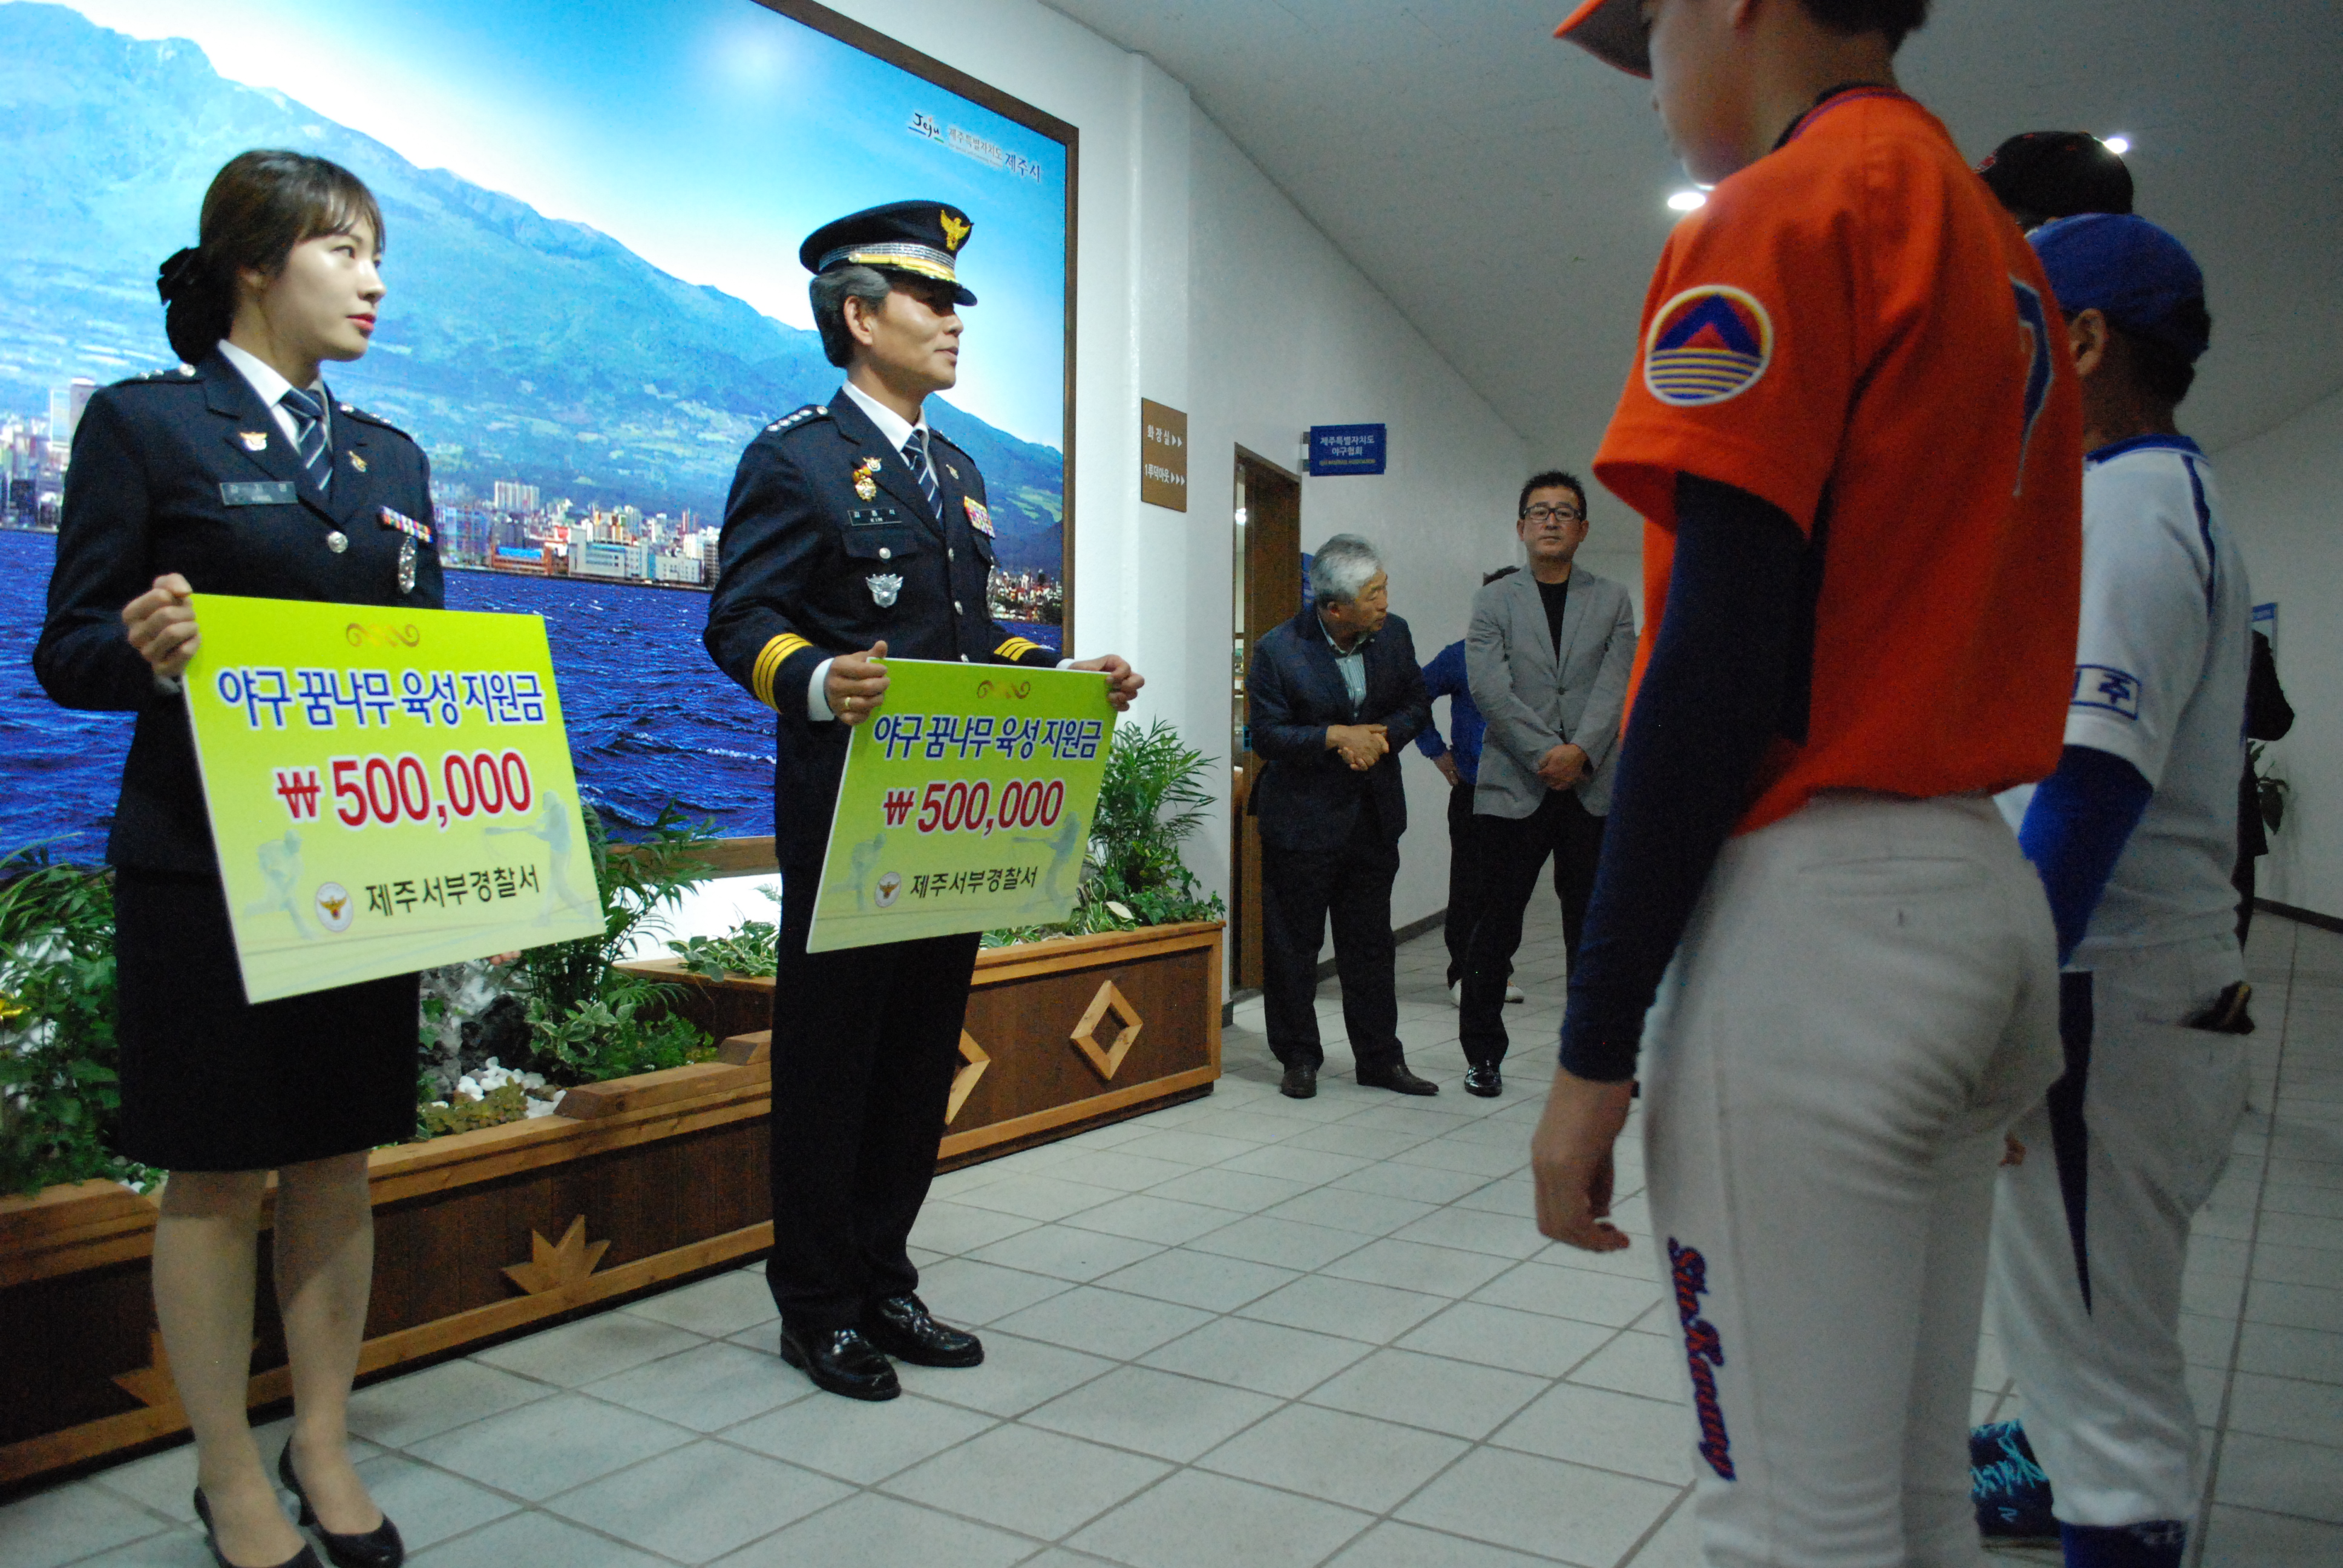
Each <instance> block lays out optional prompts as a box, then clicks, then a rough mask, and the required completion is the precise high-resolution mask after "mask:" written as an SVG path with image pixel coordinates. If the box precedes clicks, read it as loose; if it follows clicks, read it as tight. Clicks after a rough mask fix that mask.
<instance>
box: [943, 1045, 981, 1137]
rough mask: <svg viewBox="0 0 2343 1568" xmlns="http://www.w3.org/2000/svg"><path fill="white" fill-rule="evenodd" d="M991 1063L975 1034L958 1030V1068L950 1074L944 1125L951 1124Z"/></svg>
mask: <svg viewBox="0 0 2343 1568" xmlns="http://www.w3.org/2000/svg"><path fill="white" fill-rule="evenodd" d="M991 1065H992V1058H990V1057H989V1056H987V1055H985V1054H984V1047H982V1046H980V1045H979V1044H977V1043H976V1036H974V1035H972V1034H970V1033H969V1032H968V1030H960V1070H958V1071H956V1072H954V1073H953V1074H952V1086H951V1099H950V1101H949V1102H948V1103H947V1104H946V1105H945V1106H944V1125H945V1126H947V1127H949V1126H950V1125H951V1124H952V1119H953V1118H955V1117H957V1116H958V1115H959V1114H960V1107H961V1106H963V1105H966V1104H967V1103H968V1097H969V1096H970V1095H971V1094H973V1093H975V1092H976V1081H977V1080H978V1079H980V1078H982V1077H983V1076H984V1070H985V1069H986V1068H988V1067H990V1066H991Z"/></svg>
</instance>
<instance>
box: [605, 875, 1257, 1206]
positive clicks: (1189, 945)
mask: <svg viewBox="0 0 2343 1568" xmlns="http://www.w3.org/2000/svg"><path fill="white" fill-rule="evenodd" d="M620 967H621V968H623V969H627V970H632V971H633V972H635V973H637V974H640V975H645V976H648V977H649V978H651V979H654V980H679V981H681V982H683V983H684V984H685V985H686V986H688V987H689V990H688V991H687V992H686V993H685V996H684V999H683V1000H682V1002H681V1004H680V1006H679V1010H680V1011H682V1012H683V1013H684V1015H685V1016H686V1017H688V1018H689V1019H690V1020H692V1021H693V1022H694V1023H697V1024H698V1025H699V1027H700V1028H702V1029H704V1030H708V1032H709V1033H710V1034H712V1035H714V1036H716V1038H718V1039H719V1040H730V1039H734V1038H744V1037H745V1038H754V1039H758V1040H763V1039H765V1038H767V1037H768V1034H769V1029H770V1026H771V1023H772V1017H773V982H772V981H771V980H753V979H749V978H746V977H734V978H731V979H727V980H705V979H702V978H701V977H699V976H698V975H693V974H688V973H686V972H685V971H684V970H683V968H682V966H681V965H680V964H679V963H677V962H675V961H674V960H648V961H645V962H640V963H630V964H624V965H621V966H620ZM1220 1075H1221V927H1220V923H1219V922H1218V921H1210V920H1207V921H1196V922H1192V923H1189V924H1183V925H1173V926H1154V927H1150V928H1148V929H1145V930H1136V931H1117V932H1111V933H1109V934H1107V935H1104V936H1094V937H1059V938H1055V939H1053V940H1049V941H1044V942H1023V943H1020V944H1019V945H1018V946H1015V947H1009V948H988V949H986V950H983V951H981V952H979V953H978V954H977V955H976V976H975V980H974V982H973V983H972V984H971V986H970V990H969V998H968V1018H967V1022H966V1025H965V1027H964V1028H963V1029H962V1030H961V1033H960V1076H959V1077H958V1079H957V1080H955V1081H954V1082H953V1085H952V1098H951V1104H950V1117H949V1119H948V1120H947V1121H946V1123H945V1131H944V1141H943V1147H942V1150H941V1154H940V1158H941V1160H942V1161H943V1164H944V1166H945V1167H946V1168H950V1167H952V1166H956V1165H965V1164H970V1163H973V1162H974V1161H978V1160H982V1159H988V1158H990V1157H992V1156H994V1155H998V1154H1003V1153H1007V1152H1009V1151H1011V1150H1013V1149H1019V1148H1023V1147H1026V1146H1027V1145H1030V1144H1033V1143H1039V1142H1046V1141H1049V1140H1051V1139H1052V1138H1063V1137H1065V1136H1067V1135H1068V1134H1069V1133H1071V1132H1076V1131H1081V1129H1082V1128H1084V1127H1089V1126H1094V1125H1096V1124H1097V1123H1099V1122H1101V1121H1114V1120H1116V1119H1118V1118H1120V1117H1123V1116H1130V1115H1133V1114H1136V1113H1137V1112H1139V1111H1145V1110H1149V1109H1151V1108H1153V1107H1155V1106H1159V1105H1165V1104H1169V1103H1172V1101H1180V1100H1190V1099H1193V1098H1194V1097H1195V1096H1197V1095H1199V1094H1202V1093H1204V1092H1206V1091H1208V1090H1209V1089H1210V1088H1211V1086H1212V1081H1213V1080H1214V1079H1216V1078H1218V1077H1220Z"/></svg>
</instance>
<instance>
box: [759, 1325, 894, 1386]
mask: <svg viewBox="0 0 2343 1568" xmlns="http://www.w3.org/2000/svg"><path fill="white" fill-rule="evenodd" d="M781 1359H782V1360H783V1361H785V1362H789V1365H791V1366H793V1367H796V1368H798V1369H799V1371H801V1372H804V1373H805V1374H806V1376H808V1377H809V1378H811V1379H813V1386H814V1387H816V1388H818V1389H821V1390H823V1391H825V1392H830V1393H842V1394H844V1395H845V1396H846V1397H847V1398H849V1399H868V1400H881V1399H893V1398H894V1397H895V1396H896V1395H897V1394H899V1393H901V1392H903V1385H902V1384H900V1383H899V1382H896V1381H895V1365H894V1363H893V1362H890V1361H889V1360H888V1359H887V1358H886V1357H885V1356H884V1355H881V1354H880V1352H879V1347H878V1346H877V1345H874V1344H872V1343H871V1342H870V1341H869V1340H866V1339H864V1338H863V1337H862V1331H861V1330H860V1329H806V1330H802V1331H800V1330H796V1329H792V1328H790V1327H789V1325H787V1324H786V1323H785V1324H783V1325H782V1326H781Z"/></svg>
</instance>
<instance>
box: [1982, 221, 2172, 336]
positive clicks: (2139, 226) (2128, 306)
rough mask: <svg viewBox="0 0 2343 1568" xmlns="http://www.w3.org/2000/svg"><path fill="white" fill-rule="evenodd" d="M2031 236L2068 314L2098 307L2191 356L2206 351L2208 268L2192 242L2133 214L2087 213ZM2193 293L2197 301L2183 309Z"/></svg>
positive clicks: (2131, 329)
mask: <svg viewBox="0 0 2343 1568" xmlns="http://www.w3.org/2000/svg"><path fill="white" fill-rule="evenodd" d="M2026 238H2027V240H2028V242H2029V243H2031V244H2032V245H2033V246H2034V250H2035V254H2036V255H2037V256H2040V257H2041V258H2042V270H2043V271H2044V272H2046V273H2047V274H2048V275H2049V277H2050V291H2051V292H2052V293H2053V294H2056V296H2057V297H2058V307H2059V308H2060V309H2062V310H2064V311H2066V313H2067V314H2068V315H2070V316H2071V315H2076V314H2077V313H2079V312H2082V311H2086V310H2097V311H2098V312H2099V313H2100V314H2101V315H2103V316H2105V317H2107V321H2108V323H2109V324H2110V325H2112V326H2115V327H2120V328H2121V329H2122V330H2124V331H2126V332H2128V333H2130V334H2131V335H2132V336H2133V337H2145V338H2147V339H2148V340H2150V341H2151V342H2156V343H2161V344H2163V345H2164V346H2165V347H2167V348H2170V349H2172V350H2173V351H2174V352H2175V353H2177V354H2179V355H2181V356H2183V357H2186V358H2187V359H2188V360H2190V361H2191V362H2194V361H2195V359H2196V358H2197V356H2198V355H2200V354H2202V353H2204V352H2205V347H2206V345H2207V341H2208V339H2207V337H2206V331H2205V317H2204V315H2203V313H2202V307H2203V305H2204V302H2205V275H2204V273H2203V272H2201V271H2199V270H2198V269H2197V260H2196V258H2195V257H2194V256H2190V255H2189V254H2188V250H2187V246H2183V245H2182V244H2181V243H2180V242H2179V241H2178V240H2177V239H2175V238H2173V237H2172V236H2170V235H2169V234H2167V233H2166V232H2165V231H2164V230H2162V229H2160V228H2158V227H2157V226H2156V225H2154V224H2152V223H2150V222H2148V221H2147V219H2146V218H2144V217H2136V216H2133V215H2131V214H2129V213H2106V212H2092V213H2083V214H2080V215H2078V216H2074V217H2062V218H2059V219H2058V220H2056V222H2054V223H2046V224H2044V225H2043V226H2041V227H2040V228H2037V229H2036V230H2035V231H2034V232H2033V233H2032V234H2031V235H2029V236H2026ZM2191 300H2194V301H2195V302H2196V303H2197V306H2198V307H2199V308H2198V309H2197V310H2194V311H2187V312H2186V313H2184V312H2183V311H2182V308H2181V307H2184V306H2186V305H2187V304H2188V303H2189V302H2190V301H2191Z"/></svg>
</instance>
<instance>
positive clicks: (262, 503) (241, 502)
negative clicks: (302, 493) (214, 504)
mask: <svg viewBox="0 0 2343 1568" xmlns="http://www.w3.org/2000/svg"><path fill="white" fill-rule="evenodd" d="M297 499H298V497H297V494H296V493H295V491H294V488H293V481H292V480H290V479H246V480H242V481H239V482H234V483H226V484H222V485H221V486H220V505H221V506H223V507H289V506H291V505H292V504H293V503H294V501H295V500H297Z"/></svg>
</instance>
